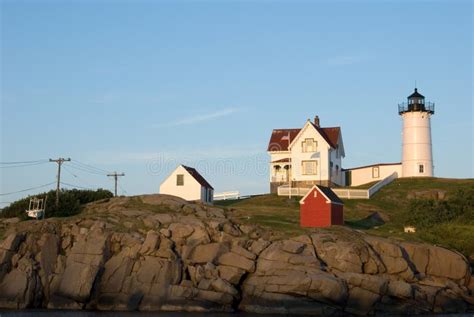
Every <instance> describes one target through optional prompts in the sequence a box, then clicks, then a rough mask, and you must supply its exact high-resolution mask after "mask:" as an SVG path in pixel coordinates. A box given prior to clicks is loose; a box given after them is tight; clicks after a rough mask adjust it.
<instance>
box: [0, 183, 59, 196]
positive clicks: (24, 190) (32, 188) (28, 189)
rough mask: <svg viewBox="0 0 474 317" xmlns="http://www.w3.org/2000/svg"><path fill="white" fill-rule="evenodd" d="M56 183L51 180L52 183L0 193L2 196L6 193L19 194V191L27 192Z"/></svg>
mask: <svg viewBox="0 0 474 317" xmlns="http://www.w3.org/2000/svg"><path fill="white" fill-rule="evenodd" d="M54 183H55V182H51V183H48V184H44V185H40V186H36V187H31V188H27V189H22V190H19V191H16V192H10V193H2V194H0V196H6V195H12V194H17V193H23V192H27V191H30V190H34V189H38V188H42V187H46V186H49V185H52V184H54Z"/></svg>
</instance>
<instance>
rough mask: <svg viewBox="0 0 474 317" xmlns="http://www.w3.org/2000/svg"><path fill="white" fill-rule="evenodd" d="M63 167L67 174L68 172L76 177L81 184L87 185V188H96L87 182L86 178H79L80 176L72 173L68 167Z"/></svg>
mask: <svg viewBox="0 0 474 317" xmlns="http://www.w3.org/2000/svg"><path fill="white" fill-rule="evenodd" d="M63 167H64V170H65V171H66V172H68V173H69V174H71V175H72V176H74V177H75V178H77V179H80V182H81V183H85V184H86V185H87V186H90V187H91V188H92V187H94V185H92V184H91V183H89V182H88V181H86V180H85V179H84V178H82V177H79V176H78V175H76V174H74V173H73V172H72V171H70V170H69V168H68V167H66V166H63Z"/></svg>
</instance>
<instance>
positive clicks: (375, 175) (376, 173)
mask: <svg viewBox="0 0 474 317" xmlns="http://www.w3.org/2000/svg"><path fill="white" fill-rule="evenodd" d="M379 177H380V171H379V168H378V166H377V167H372V178H379Z"/></svg>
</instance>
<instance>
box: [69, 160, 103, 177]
mask: <svg viewBox="0 0 474 317" xmlns="http://www.w3.org/2000/svg"><path fill="white" fill-rule="evenodd" d="M74 163H76V164H77V165H79V166H82V167H84V168H88V169H91V170H95V171H97V172H102V173H105V174H108V173H110V171H106V170H104V169H102V168H99V167H96V166H92V165H90V164H86V163H82V162H79V161H78V160H74Z"/></svg>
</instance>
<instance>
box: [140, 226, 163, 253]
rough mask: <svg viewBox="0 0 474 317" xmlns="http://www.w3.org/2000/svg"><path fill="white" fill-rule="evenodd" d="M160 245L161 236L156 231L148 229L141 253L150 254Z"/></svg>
mask: <svg viewBox="0 0 474 317" xmlns="http://www.w3.org/2000/svg"><path fill="white" fill-rule="evenodd" d="M159 245H160V236H159V234H158V233H156V232H155V231H148V232H147V234H146V238H145V241H144V242H143V245H142V246H141V248H140V253H141V254H150V253H151V252H153V251H155V250H156V249H157V247H158V246H159Z"/></svg>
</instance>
